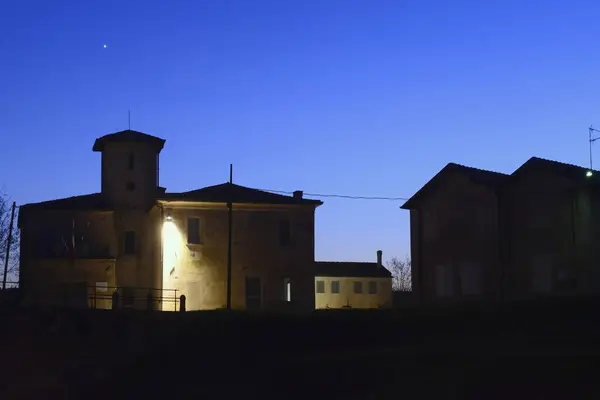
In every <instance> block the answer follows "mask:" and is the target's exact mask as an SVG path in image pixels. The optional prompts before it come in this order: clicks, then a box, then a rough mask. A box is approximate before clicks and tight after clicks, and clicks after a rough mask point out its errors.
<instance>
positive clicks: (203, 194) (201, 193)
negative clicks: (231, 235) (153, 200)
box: [159, 182, 323, 206]
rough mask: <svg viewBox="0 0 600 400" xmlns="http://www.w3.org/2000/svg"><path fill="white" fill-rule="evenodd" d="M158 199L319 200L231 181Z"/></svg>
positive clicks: (310, 202)
mask: <svg viewBox="0 0 600 400" xmlns="http://www.w3.org/2000/svg"><path fill="white" fill-rule="evenodd" d="M159 200H165V201H201V202H209V203H227V202H228V201H233V202H234V203H253V204H298V205H312V206H320V205H321V204H323V202H322V201H320V200H312V199H297V198H294V197H292V196H284V195H281V194H276V193H271V192H265V191H263V190H258V189H253V188H249V187H245V186H240V185H236V184H233V183H228V182H227V183H222V184H220V185H214V186H207V187H204V188H201V189H197V190H191V191H188V192H182V193H165V194H164V195H162V196H161V197H160V199H159Z"/></svg>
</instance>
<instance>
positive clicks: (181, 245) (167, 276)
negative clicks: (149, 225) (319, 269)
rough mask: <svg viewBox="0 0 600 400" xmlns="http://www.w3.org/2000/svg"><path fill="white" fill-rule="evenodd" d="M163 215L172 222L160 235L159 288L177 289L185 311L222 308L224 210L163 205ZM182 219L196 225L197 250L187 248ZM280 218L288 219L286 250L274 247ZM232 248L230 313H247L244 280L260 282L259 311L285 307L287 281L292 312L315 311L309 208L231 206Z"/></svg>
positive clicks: (191, 246)
mask: <svg viewBox="0 0 600 400" xmlns="http://www.w3.org/2000/svg"><path fill="white" fill-rule="evenodd" d="M164 209H165V210H167V209H170V210H172V211H171V213H172V214H171V215H172V218H173V221H172V224H173V225H170V227H169V228H165V229H166V231H163V282H164V288H165V289H177V290H178V294H185V296H186V298H187V309H188V310H204V309H215V308H222V307H225V306H226V279H227V243H228V211H227V208H226V205H224V204H212V205H211V204H191V203H190V204H186V205H176V204H164ZM187 218H199V219H200V225H201V240H202V244H188V243H187ZM282 218H289V219H290V220H291V225H292V244H291V245H289V246H285V247H282V246H280V243H279V221H280V220H281V219H282ZM175 227H176V228H175ZM165 234H166V235H167V236H168V237H166V236H165ZM232 242H233V245H232V296H231V297H232V307H233V308H238V309H243V308H245V307H246V298H245V278H246V277H258V278H260V279H261V283H262V285H261V295H262V306H263V308H264V309H276V308H278V307H285V306H286V304H283V303H284V302H283V294H284V291H283V288H284V279H285V278H290V279H291V281H292V304H293V306H294V307H299V308H301V309H313V308H314V295H313V293H314V292H313V280H312V279H313V276H314V275H312V268H313V263H314V208H313V207H311V206H308V207H306V206H295V207H294V206H292V207H286V206H279V207H275V206H258V205H254V206H252V205H241V204H238V205H234V211H233V241H232ZM171 271H173V273H172V274H171ZM167 308H169V307H168V306H167Z"/></svg>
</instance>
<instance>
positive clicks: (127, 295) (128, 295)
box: [122, 287, 135, 307]
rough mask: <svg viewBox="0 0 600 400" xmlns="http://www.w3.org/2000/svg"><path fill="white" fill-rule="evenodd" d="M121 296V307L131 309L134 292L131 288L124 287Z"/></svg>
mask: <svg viewBox="0 0 600 400" xmlns="http://www.w3.org/2000/svg"><path fill="white" fill-rule="evenodd" d="M122 295H123V307H133V302H134V300H135V290H134V289H133V288H129V287H125V288H123V291H122Z"/></svg>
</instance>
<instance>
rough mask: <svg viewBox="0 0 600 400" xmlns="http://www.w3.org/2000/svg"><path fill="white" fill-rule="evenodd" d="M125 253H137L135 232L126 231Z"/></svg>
mask: <svg viewBox="0 0 600 400" xmlns="http://www.w3.org/2000/svg"><path fill="white" fill-rule="evenodd" d="M125 254H135V232H134V231H127V232H125Z"/></svg>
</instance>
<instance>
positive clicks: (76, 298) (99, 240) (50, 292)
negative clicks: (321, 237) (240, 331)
mask: <svg viewBox="0 0 600 400" xmlns="http://www.w3.org/2000/svg"><path fill="white" fill-rule="evenodd" d="M164 144H165V140H163V139H160V138H157V137H154V136H151V135H147V134H144V133H141V132H136V131H131V130H126V131H122V132H117V133H114V134H110V135H106V136H103V137H101V138H99V139H97V140H96V142H95V143H94V146H93V150H94V151H97V152H100V153H101V159H102V167H101V171H102V178H101V191H100V192H99V193H94V194H88V195H83V196H74V197H69V198H65V199H59V200H52V201H46V202H41V203H35V204H27V205H23V206H21V208H20V213H19V221H18V225H19V228H20V229H21V265H20V268H21V272H20V273H21V275H20V285H21V288H22V290H23V293H24V295H25V301H28V302H30V303H35V304H40V303H41V304H60V305H65V304H69V305H81V306H93V307H101V308H103V307H109V306H110V305H111V304H112V303H111V299H112V293H113V292H115V291H116V292H117V293H118V294H119V299H120V300H119V301H121V302H122V303H121V304H120V305H121V306H125V307H134V308H144V307H147V306H149V304H151V305H152V307H154V308H157V309H175V308H176V307H177V303H176V302H175V301H174V300H175V299H176V298H177V297H178V296H179V295H180V294H185V295H186V297H187V309H189V310H194V309H214V308H220V307H224V306H225V305H226V297H227V265H228V253H229V252H228V249H229V245H228V243H229V241H228V239H229V219H228V207H227V204H228V203H231V204H232V216H233V217H232V227H233V237H232V246H231V270H232V274H231V302H232V307H234V308H252V309H276V308H281V307H292V308H298V309H313V308H314V298H315V297H314V215H315V209H316V208H317V207H318V206H319V205H321V204H322V202H321V201H318V200H310V199H305V198H303V195H302V192H301V191H297V192H295V193H294V196H283V195H279V194H273V193H268V192H264V191H260V190H256V189H251V188H247V187H243V186H239V185H235V184H231V183H225V184H222V185H216V186H211V187H206V188H202V189H199V190H194V191H189V192H185V193H167V192H166V190H165V188H162V187H160V186H159V156H160V152H161V150H162V149H163V147H164Z"/></svg>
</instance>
